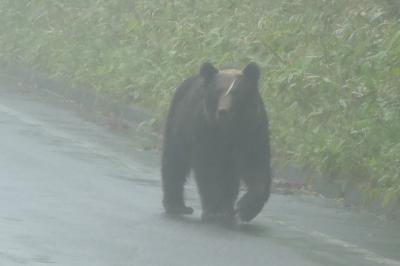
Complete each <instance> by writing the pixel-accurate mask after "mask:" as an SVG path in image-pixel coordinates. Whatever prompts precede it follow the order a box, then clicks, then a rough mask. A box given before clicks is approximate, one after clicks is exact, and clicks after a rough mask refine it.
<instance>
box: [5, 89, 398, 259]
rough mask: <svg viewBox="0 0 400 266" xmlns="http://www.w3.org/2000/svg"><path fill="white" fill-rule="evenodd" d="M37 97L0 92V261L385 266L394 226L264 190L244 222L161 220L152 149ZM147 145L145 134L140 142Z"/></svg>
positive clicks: (394, 240) (394, 254) (392, 254)
mask: <svg viewBox="0 0 400 266" xmlns="http://www.w3.org/2000/svg"><path fill="white" fill-rule="evenodd" d="M80 117H81V116H80V115H79V114H78V113H77V112H75V111H73V110H70V109H68V108H67V109H66V108H64V107H60V105H59V104H57V103H54V101H53V100H51V101H49V100H48V99H46V97H44V98H43V97H37V96H33V95H32V94H30V93H18V92H15V90H14V89H13V88H12V87H10V85H2V87H0V266H3V265H5V266H8V265H46V264H51V265H67V266H68V265H82V266H90V265H112V266H130V265H171V266H175V265H177V266H178V265H182V266H183V265H185V266H187V265H226V266H228V265H229V266H231V265H232V266H234V265H252V266H256V265H263V266H265V265H296V266H297V265H310V266H311V265H393V266H400V228H399V227H398V226H397V225H395V224H391V223H388V222H385V221H382V220H380V219H378V218H377V217H375V216H373V215H371V214H367V213H359V212H358V213H355V212H350V211H348V210H345V209H342V208H340V207H338V206H337V205H336V204H335V203H334V202H332V201H329V200H324V199H321V198H318V197H315V196H310V195H297V196H296V195H292V196H284V195H279V194H273V195H272V197H271V200H270V201H269V203H268V204H267V205H266V207H265V209H264V211H263V212H262V213H261V214H260V215H259V216H258V217H257V218H256V219H255V220H254V221H253V222H252V223H250V224H238V225H237V226H235V227H233V228H224V227H222V226H218V225H210V224H203V223H201V222H200V220H199V216H200V207H199V201H198V197H197V195H196V193H195V189H194V187H193V184H191V183H189V191H188V193H187V194H188V195H187V198H188V201H189V204H190V205H191V206H193V207H194V208H195V214H194V215H193V216H191V217H187V218H182V219H172V218H169V217H166V216H165V215H163V211H162V208H161V205H160V199H161V193H160V181H159V170H158V166H159V163H158V154H157V153H155V152H152V151H143V150H142V149H141V146H142V143H143V142H144V141H149V140H148V139H147V138H146V136H145V135H141V134H138V135H137V136H131V137H130V138H126V137H123V136H121V135H119V134H116V133H113V132H111V130H110V129H107V127H103V126H101V125H97V124H94V123H91V122H88V121H87V120H84V119H82V118H80ZM150 141H151V140H150Z"/></svg>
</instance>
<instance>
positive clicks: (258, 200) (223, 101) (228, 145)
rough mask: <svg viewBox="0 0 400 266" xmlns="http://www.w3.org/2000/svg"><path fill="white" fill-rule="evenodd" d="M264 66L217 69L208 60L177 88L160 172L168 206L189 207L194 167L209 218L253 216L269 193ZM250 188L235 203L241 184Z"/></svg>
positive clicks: (169, 209) (172, 210)
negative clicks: (262, 85)
mask: <svg viewBox="0 0 400 266" xmlns="http://www.w3.org/2000/svg"><path fill="white" fill-rule="evenodd" d="M259 79H260V68H259V66H258V65H257V64H256V63H254V62H251V63H249V64H248V65H247V66H246V67H245V68H244V69H243V70H238V69H221V70H218V69H217V68H216V67H215V66H214V65H213V64H211V63H210V62H206V63H203V64H202V66H201V67H200V71H199V73H198V74H196V75H193V76H191V77H189V78H187V79H186V80H184V81H183V82H182V84H181V85H180V86H179V87H178V88H177V89H176V91H175V94H174V96H173V99H172V102H171V104H170V107H169V111H168V114H167V117H166V124H165V129H164V138H163V149H162V160H161V164H162V165H161V177H162V190H163V206H164V209H165V211H166V213H168V214H174V215H185V214H192V213H193V209H192V208H191V207H188V206H186V204H185V202H184V185H185V183H186V180H187V178H188V176H189V174H190V172H191V171H192V172H193V174H194V178H195V181H196V185H197V188H198V192H199V194H200V200H201V207H202V215H201V218H202V220H204V221H207V220H215V219H217V220H219V219H222V220H225V219H227V220H232V221H233V220H235V217H236V215H238V216H239V218H240V220H241V221H244V222H248V221H250V220H252V219H253V218H254V217H255V216H256V215H257V214H258V213H259V212H260V211H261V210H262V208H263V206H264V204H265V203H266V202H267V200H268V198H269V196H270V185H271V165H270V143H269V128H268V127H269V126H268V118H267V112H266V110H265V106H264V103H263V101H262V99H261V96H260V93H259ZM241 182H243V183H244V184H245V186H246V192H245V193H244V195H243V196H242V197H241V198H240V200H239V201H238V202H237V204H235V203H236V200H237V198H238V196H239V189H240V184H241Z"/></svg>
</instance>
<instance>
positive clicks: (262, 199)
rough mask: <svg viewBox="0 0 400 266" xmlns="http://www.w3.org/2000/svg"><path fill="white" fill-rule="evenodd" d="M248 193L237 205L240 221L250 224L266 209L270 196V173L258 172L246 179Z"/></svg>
mask: <svg viewBox="0 0 400 266" xmlns="http://www.w3.org/2000/svg"><path fill="white" fill-rule="evenodd" d="M244 181H245V183H246V185H247V192H246V193H245V194H244V195H243V196H242V197H241V198H240V200H239V201H238V203H237V208H238V209H237V212H238V214H239V218H240V220H242V221H244V222H248V221H250V220H252V219H253V218H254V217H256V216H257V215H258V214H259V213H260V212H261V210H262V208H263V207H264V204H265V203H266V202H267V200H268V198H269V195H270V187H271V177H270V176H269V175H268V172H264V171H257V172H256V174H252V175H250V177H249V178H246V179H244Z"/></svg>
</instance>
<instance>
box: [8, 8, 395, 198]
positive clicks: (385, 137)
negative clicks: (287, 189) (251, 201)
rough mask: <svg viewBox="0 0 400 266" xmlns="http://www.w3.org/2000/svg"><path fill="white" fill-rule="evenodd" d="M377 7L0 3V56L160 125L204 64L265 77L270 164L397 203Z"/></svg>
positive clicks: (385, 11) (385, 32) (389, 29)
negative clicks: (259, 70) (293, 166)
mask: <svg viewBox="0 0 400 266" xmlns="http://www.w3.org/2000/svg"><path fill="white" fill-rule="evenodd" d="M399 8H400V7H399V6H398V5H397V4H396V2H394V1H391V0H387V1H386V2H384V1H382V2H380V1H374V0H354V1H349V0H282V1H273V0H255V1H250V0H242V1H239V0H225V1H212V0H204V1H192V0H174V1H162V0H153V1H145V0H137V1H130V0H120V1H115V0H114V1H108V0H87V1H80V0H79V1H78V0H71V1H68V2H66V1H29V0H21V1H14V0H0V27H1V28H0V57H1V58H2V59H3V61H15V60H18V61H23V62H26V63H30V64H32V65H34V66H37V67H38V68H40V69H41V70H44V71H46V72H48V73H49V74H50V75H52V76H53V77H62V78H67V79H69V80H71V82H73V83H79V84H85V85H87V87H90V88H92V89H93V90H95V91H97V92H98V93H99V95H101V96H102V97H107V98H109V100H110V101H121V102H125V103H128V104H130V103H135V104H142V105H146V106H147V107H150V108H152V109H154V110H156V112H157V113H158V114H159V117H160V118H163V114H165V110H166V108H167V106H168V103H169V101H170V97H171V94H172V92H173V90H174V88H175V86H176V84H177V83H179V82H180V80H181V79H182V78H183V77H185V76H187V75H189V74H190V73H194V72H196V71H197V69H198V67H199V65H200V64H201V63H202V62H204V61H206V60H212V61H213V62H214V63H216V64H217V65H240V66H243V65H244V64H245V63H247V62H248V61H249V60H254V61H256V62H258V63H260V64H261V66H262V67H263V69H264V73H263V79H264V80H263V83H262V84H263V85H264V88H263V90H262V95H263V97H264V99H265V101H266V103H267V106H268V110H269V113H270V120H271V129H272V134H273V143H274V149H275V150H274V154H275V155H276V158H279V160H286V161H298V162H299V161H300V162H302V163H305V164H306V165H309V166H311V167H313V168H315V169H318V170H319V171H321V173H322V174H323V175H325V176H327V177H329V178H339V177H340V178H343V179H344V180H349V179H351V178H357V179H360V180H361V181H365V183H367V184H368V186H367V188H368V189H367V192H368V194H369V195H377V194H379V193H381V192H383V193H384V195H385V197H384V201H385V203H390V202H393V201H394V200H396V198H398V197H399V196H400V156H399V154H400V133H399V132H400V93H399V88H398V86H399V84H400V80H399V79H400V58H399V57H400V26H399V20H398V10H400V9H399Z"/></svg>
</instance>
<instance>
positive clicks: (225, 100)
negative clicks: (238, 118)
mask: <svg viewBox="0 0 400 266" xmlns="http://www.w3.org/2000/svg"><path fill="white" fill-rule="evenodd" d="M231 107H232V99H231V97H230V96H222V97H221V98H220V99H219V101H218V108H217V114H216V116H217V120H218V121H221V122H224V121H225V122H226V121H228V120H230V116H231V115H230V113H231Z"/></svg>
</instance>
